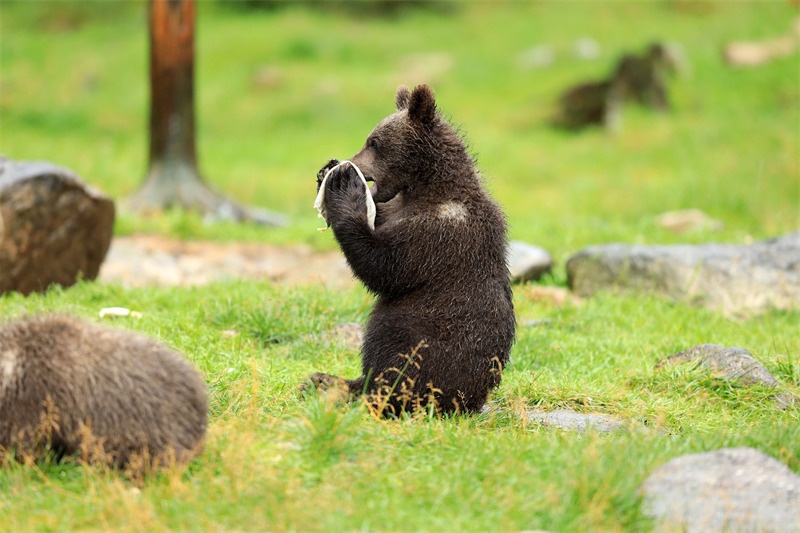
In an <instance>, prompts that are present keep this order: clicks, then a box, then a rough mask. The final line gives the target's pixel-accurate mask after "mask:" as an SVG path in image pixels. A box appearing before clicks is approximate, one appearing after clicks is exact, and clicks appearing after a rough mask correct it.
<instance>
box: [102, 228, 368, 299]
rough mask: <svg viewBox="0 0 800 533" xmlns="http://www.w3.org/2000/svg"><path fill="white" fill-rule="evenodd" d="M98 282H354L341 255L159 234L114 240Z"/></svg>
mask: <svg viewBox="0 0 800 533" xmlns="http://www.w3.org/2000/svg"><path fill="white" fill-rule="evenodd" d="M98 279H99V281H101V282H107V283H121V284H122V285H124V286H126V287H144V286H152V285H157V286H168V285H203V284H206V283H209V282H212V281H217V280H225V279H269V280H270V281H273V282H276V283H286V284H290V285H312V284H321V285H325V286H328V287H334V288H342V287H350V286H353V285H355V283H356V282H355V280H354V278H353V276H352V274H351V272H350V269H349V268H348V266H347V263H346V261H345V259H344V256H343V255H342V254H341V252H338V251H336V252H315V251H314V250H312V249H311V248H310V247H308V246H276V245H273V244H265V243H221V242H212V241H178V240H172V239H167V238H164V237H160V236H157V235H132V236H127V237H114V239H113V240H112V241H111V247H110V249H109V251H108V254H107V255H106V259H105V261H104V262H103V265H102V267H101V269H100V275H99V278H98Z"/></svg>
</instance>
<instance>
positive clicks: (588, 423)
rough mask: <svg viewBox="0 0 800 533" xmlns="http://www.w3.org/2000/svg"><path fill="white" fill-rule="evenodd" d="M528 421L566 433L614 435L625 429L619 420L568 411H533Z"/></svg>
mask: <svg viewBox="0 0 800 533" xmlns="http://www.w3.org/2000/svg"><path fill="white" fill-rule="evenodd" d="M527 416H528V420H530V421H531V422H538V423H539V424H541V425H543V426H545V427H552V428H555V429H561V430H564V431H575V432H579V433H582V432H585V431H588V430H592V431H597V432H598V433H613V432H614V431H619V430H620V429H622V428H624V427H625V425H624V422H623V421H622V420H620V419H618V418H611V417H608V416H601V415H586V414H582V413H576V412H574V411H569V410H567V409H558V410H556V411H550V412H542V411H535V410H531V411H528V413H527Z"/></svg>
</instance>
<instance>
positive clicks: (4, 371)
mask: <svg viewBox="0 0 800 533" xmlns="http://www.w3.org/2000/svg"><path fill="white" fill-rule="evenodd" d="M16 367H17V354H16V352H14V351H13V350H3V351H2V352H0V390H3V389H5V388H6V387H8V386H9V385H10V384H11V381H12V379H13V376H14V370H15V369H16Z"/></svg>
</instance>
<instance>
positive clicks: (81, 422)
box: [0, 315, 208, 471]
mask: <svg viewBox="0 0 800 533" xmlns="http://www.w3.org/2000/svg"><path fill="white" fill-rule="evenodd" d="M207 418H208V414H207V400H206V384H205V381H203V379H202V377H201V376H200V373H199V372H198V371H197V369H196V368H195V367H194V366H193V365H192V364H191V363H189V362H188V361H186V360H185V359H184V358H183V357H182V356H181V354H179V353H177V352H174V351H172V350H170V349H169V348H166V347H165V346H163V345H161V344H159V343H157V342H155V341H153V340H150V339H148V338H146V337H143V336H141V335H137V334H134V333H130V332H127V331H117V330H113V329H108V328H104V327H101V326H98V325H94V324H87V323H83V322H78V321H76V320H74V319H71V318H68V317H64V316H57V315H43V316H40V317H34V318H27V319H23V320H18V321H16V322H12V323H8V324H0V452H3V451H5V452H13V453H14V454H15V455H16V457H17V458H20V459H24V458H31V459H38V458H39V457H40V456H41V455H42V454H43V453H45V452H46V451H47V450H48V449H50V450H52V451H53V452H55V453H56V454H61V455H72V454H75V453H78V452H79V453H81V454H82V455H83V457H84V459H86V460H88V461H89V462H92V463H102V464H109V465H114V466H118V467H133V466H135V467H137V468H142V469H144V470H145V471H146V470H147V469H149V468H150V467H151V466H159V465H161V466H168V465H170V464H172V463H173V462H178V463H183V462H188V461H189V460H190V459H192V458H193V457H194V456H195V455H197V453H199V452H200V450H201V448H202V443H203V438H204V436H205V432H206V424H207ZM4 455H5V454H0V462H2V460H3V458H4V457H3V456H4Z"/></svg>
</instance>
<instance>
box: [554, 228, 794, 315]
mask: <svg viewBox="0 0 800 533" xmlns="http://www.w3.org/2000/svg"><path fill="white" fill-rule="evenodd" d="M567 282H568V284H569V286H570V288H571V289H572V290H573V291H575V292H576V293H577V294H578V295H579V296H591V295H593V294H594V293H596V292H598V291H603V290H612V289H628V290H631V289H632V290H641V291H646V292H654V293H658V294H663V295H665V296H668V297H671V298H674V299H677V300H681V299H690V300H691V301H693V302H696V303H699V304H701V305H705V306H706V307H709V308H712V309H720V310H722V311H723V312H726V313H727V314H731V315H740V314H751V313H758V312H763V311H767V310H769V309H771V308H776V309H783V310H795V309H800V232H795V233H791V234H789V235H784V236H783V237H779V238H776V239H771V240H768V241H763V242H758V243H753V244H751V245H732V244H702V245H672V246H638V245H626V244H608V245H602V246H592V247H589V248H586V249H584V250H582V251H581V252H579V253H578V254H576V255H574V256H572V257H571V258H570V259H569V261H568V262H567Z"/></svg>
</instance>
